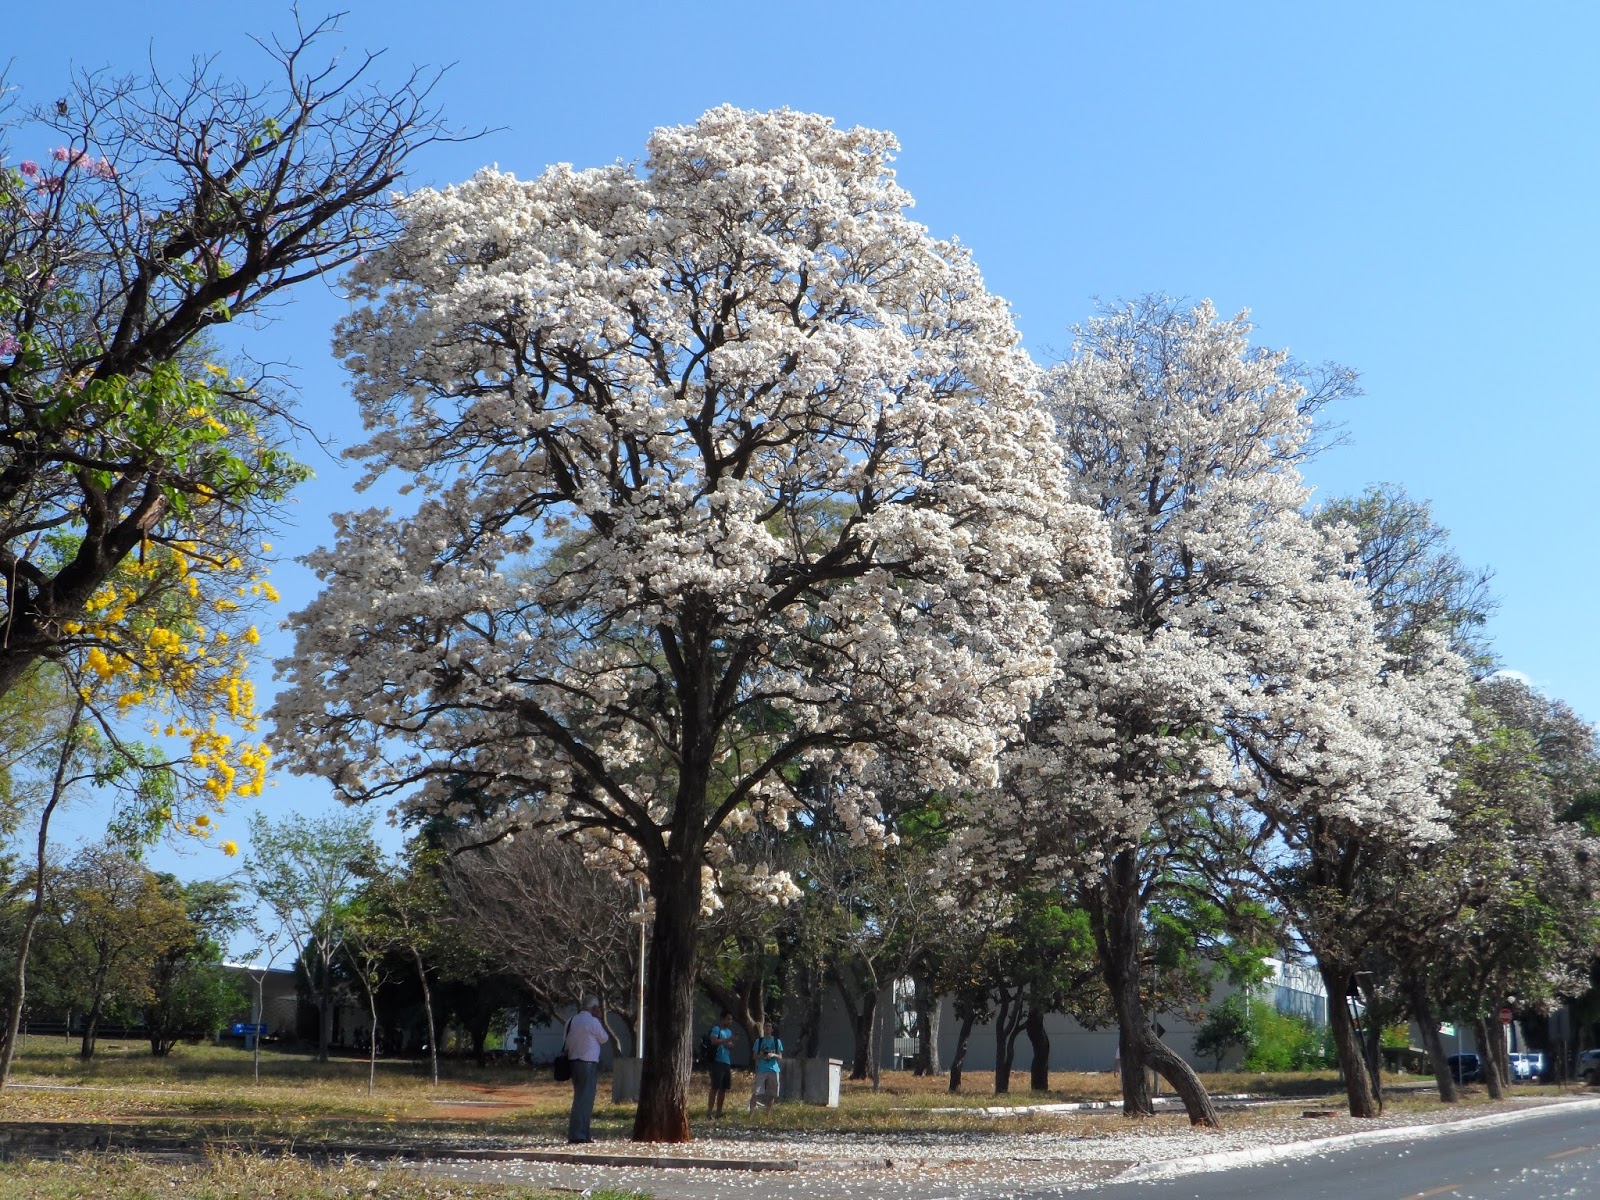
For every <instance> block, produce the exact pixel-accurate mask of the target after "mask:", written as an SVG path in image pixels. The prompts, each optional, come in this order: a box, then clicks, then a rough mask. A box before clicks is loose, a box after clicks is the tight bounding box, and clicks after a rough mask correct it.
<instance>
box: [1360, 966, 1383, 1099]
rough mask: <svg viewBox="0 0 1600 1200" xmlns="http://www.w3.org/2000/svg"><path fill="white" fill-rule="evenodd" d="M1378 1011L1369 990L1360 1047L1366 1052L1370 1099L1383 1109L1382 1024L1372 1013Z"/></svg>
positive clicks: (1375, 1001) (1375, 998)
mask: <svg viewBox="0 0 1600 1200" xmlns="http://www.w3.org/2000/svg"><path fill="white" fill-rule="evenodd" d="M1377 1011H1378V1003H1377V997H1375V996H1373V995H1372V994H1371V993H1370V992H1369V993H1368V995H1367V998H1366V1016H1365V1019H1364V1020H1363V1021H1362V1023H1361V1035H1362V1037H1361V1048H1362V1051H1363V1052H1364V1053H1365V1054H1366V1061H1367V1083H1368V1085H1369V1086H1370V1087H1371V1088H1372V1100H1373V1103H1375V1104H1376V1105H1377V1106H1378V1111H1379V1112H1382V1111H1383V1026H1381V1025H1379V1024H1378V1021H1377V1018H1376V1016H1375V1015H1374V1014H1376V1013H1377Z"/></svg>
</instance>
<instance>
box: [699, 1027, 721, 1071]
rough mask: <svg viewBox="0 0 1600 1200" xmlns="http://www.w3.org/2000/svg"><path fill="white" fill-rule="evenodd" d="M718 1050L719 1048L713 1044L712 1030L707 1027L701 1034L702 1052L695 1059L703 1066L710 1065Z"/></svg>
mask: <svg viewBox="0 0 1600 1200" xmlns="http://www.w3.org/2000/svg"><path fill="white" fill-rule="evenodd" d="M716 1052H717V1048H716V1047H715V1046H713V1045H712V1044H711V1030H710V1029H707V1030H706V1031H705V1032H704V1033H702V1034H701V1035H700V1054H699V1057H698V1058H696V1060H695V1061H696V1062H698V1063H699V1064H700V1065H701V1066H702V1067H703V1066H708V1065H709V1064H710V1062H711V1060H712V1059H713V1058H715V1057H716Z"/></svg>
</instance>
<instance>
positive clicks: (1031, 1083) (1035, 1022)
mask: <svg viewBox="0 0 1600 1200" xmlns="http://www.w3.org/2000/svg"><path fill="white" fill-rule="evenodd" d="M1027 1031H1028V1045H1029V1046H1030V1047H1032V1049H1033V1063H1032V1065H1031V1066H1030V1067H1029V1070H1028V1087H1029V1089H1030V1090H1032V1091H1035V1092H1048V1091H1049V1090H1050V1035H1049V1034H1048V1033H1046V1032H1045V1028H1044V1013H1042V1012H1041V1011H1040V1010H1039V1008H1038V1006H1037V1005H1035V1006H1033V1007H1031V1008H1030V1009H1029V1010H1028V1024H1027Z"/></svg>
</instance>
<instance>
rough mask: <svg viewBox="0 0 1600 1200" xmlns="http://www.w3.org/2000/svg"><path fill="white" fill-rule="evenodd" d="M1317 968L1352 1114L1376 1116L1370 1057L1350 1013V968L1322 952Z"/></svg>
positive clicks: (1376, 1106)
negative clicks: (1369, 1076)
mask: <svg viewBox="0 0 1600 1200" xmlns="http://www.w3.org/2000/svg"><path fill="white" fill-rule="evenodd" d="M1317 971H1318V973H1319V974H1320V975H1321V976H1322V983H1323V986H1324V987H1325V988H1326V989H1327V992H1328V1025H1329V1027H1330V1028H1331V1029H1332V1031H1333V1048H1334V1050H1335V1051H1336V1052H1337V1053H1338V1055H1339V1069H1340V1070H1341V1071H1343V1072H1344V1090H1345V1095H1346V1097H1347V1098H1348V1099H1349V1103H1350V1115H1351V1116H1352V1117H1376V1116H1378V1115H1379V1109H1378V1104H1377V1101H1376V1100H1375V1099H1374V1097H1373V1095H1372V1081H1371V1080H1369V1079H1368V1078H1367V1059H1366V1055H1365V1054H1364V1053H1363V1050H1362V1045H1361V1038H1360V1036H1359V1035H1358V1034H1357V1032H1356V1024H1355V1018H1354V1017H1353V1016H1352V1015H1351V1013H1350V995H1349V993H1350V978H1351V976H1350V971H1349V969H1348V968H1346V967H1343V966H1340V965H1337V964H1335V963H1332V962H1326V961H1324V960H1323V959H1322V957H1321V956H1320V955H1319V956H1318V958H1317Z"/></svg>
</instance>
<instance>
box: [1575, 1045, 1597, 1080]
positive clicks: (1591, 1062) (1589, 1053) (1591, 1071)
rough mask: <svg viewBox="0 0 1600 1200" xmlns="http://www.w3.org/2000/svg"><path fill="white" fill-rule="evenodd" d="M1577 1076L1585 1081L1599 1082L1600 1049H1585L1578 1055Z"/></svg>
mask: <svg viewBox="0 0 1600 1200" xmlns="http://www.w3.org/2000/svg"><path fill="white" fill-rule="evenodd" d="M1577 1076H1578V1078H1579V1079H1581V1080H1583V1081H1584V1082H1585V1083H1587V1084H1590V1085H1593V1084H1596V1083H1600V1050H1585V1051H1584V1052H1583V1053H1582V1054H1580V1055H1578V1063H1577Z"/></svg>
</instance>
